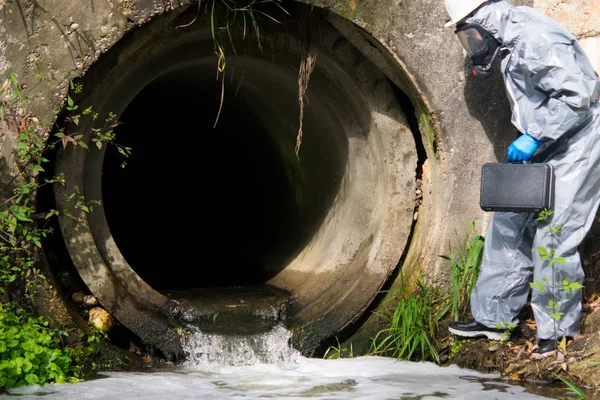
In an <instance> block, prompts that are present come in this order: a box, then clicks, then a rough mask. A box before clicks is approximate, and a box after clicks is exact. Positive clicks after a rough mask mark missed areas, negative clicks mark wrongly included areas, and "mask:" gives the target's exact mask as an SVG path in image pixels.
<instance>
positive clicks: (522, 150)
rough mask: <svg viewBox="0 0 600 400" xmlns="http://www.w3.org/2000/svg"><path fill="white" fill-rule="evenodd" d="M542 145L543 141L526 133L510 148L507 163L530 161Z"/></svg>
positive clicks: (507, 153)
mask: <svg viewBox="0 0 600 400" xmlns="http://www.w3.org/2000/svg"><path fill="white" fill-rule="evenodd" d="M541 143H542V142H541V141H539V140H537V139H536V138H534V137H533V136H530V135H529V134H528V133H527V132H525V134H523V135H521V136H519V137H518V138H517V140H515V141H514V142H512V143H511V145H510V146H508V151H507V152H506V162H508V163H512V162H518V161H529V159H530V158H531V156H533V153H535V151H536V150H537V148H538V147H539V145H540V144H541Z"/></svg>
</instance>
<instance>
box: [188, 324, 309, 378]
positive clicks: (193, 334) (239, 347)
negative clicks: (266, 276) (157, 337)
mask: <svg viewBox="0 0 600 400" xmlns="http://www.w3.org/2000/svg"><path fill="white" fill-rule="evenodd" d="M291 336H292V333H291V332H290V331H288V330H287V329H286V328H285V327H283V326H281V325H276V326H275V327H274V328H273V329H271V331H269V332H265V333H260V334H254V335H243V336H242V335H222V334H215V333H204V332H202V331H200V330H199V329H197V328H193V327H191V328H188V332H187V334H186V335H184V339H183V340H182V347H183V350H184V352H185V354H186V361H185V362H184V365H185V366H188V367H207V366H210V367H221V366H248V365H254V364H259V363H265V364H276V365H278V366H280V367H282V368H286V367H292V366H293V365H295V364H297V363H298V362H299V360H300V357H301V355H300V352H298V351H297V350H294V349H293V348H292V347H291V346H290V338H291Z"/></svg>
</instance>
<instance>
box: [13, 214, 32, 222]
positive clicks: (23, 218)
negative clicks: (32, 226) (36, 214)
mask: <svg viewBox="0 0 600 400" xmlns="http://www.w3.org/2000/svg"><path fill="white" fill-rule="evenodd" d="M13 215H14V216H15V217H16V218H17V219H18V220H19V221H23V222H33V220H32V219H31V218H29V217H28V216H27V215H25V214H24V213H23V212H13Z"/></svg>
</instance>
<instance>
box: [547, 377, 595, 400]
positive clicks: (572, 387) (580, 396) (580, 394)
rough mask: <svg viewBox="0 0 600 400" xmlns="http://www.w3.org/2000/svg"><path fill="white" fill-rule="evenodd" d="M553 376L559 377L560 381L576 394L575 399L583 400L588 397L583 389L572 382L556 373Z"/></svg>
mask: <svg viewBox="0 0 600 400" xmlns="http://www.w3.org/2000/svg"><path fill="white" fill-rule="evenodd" d="M554 376H555V377H556V378H558V379H560V380H561V381H562V383H564V384H565V385H566V386H567V389H569V390H570V391H571V392H573V394H575V395H576V396H577V400H585V399H587V398H588V397H587V395H586V394H585V393H583V391H582V390H581V389H579V388H578V387H577V386H576V385H575V384H574V383H573V382H571V381H569V380H567V379H565V378H563V377H561V376H559V375H556V374H554Z"/></svg>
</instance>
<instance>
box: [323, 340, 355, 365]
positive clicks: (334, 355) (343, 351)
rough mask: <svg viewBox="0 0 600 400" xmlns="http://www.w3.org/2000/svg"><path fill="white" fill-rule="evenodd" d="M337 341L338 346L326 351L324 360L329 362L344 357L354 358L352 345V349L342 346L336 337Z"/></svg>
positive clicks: (332, 346) (330, 347)
mask: <svg viewBox="0 0 600 400" xmlns="http://www.w3.org/2000/svg"><path fill="white" fill-rule="evenodd" d="M335 340H336V341H337V346H334V345H331V346H329V347H328V348H327V351H325V354H324V355H323V358H324V359H327V360H335V359H338V358H343V357H349V358H353V357H354V349H353V348H352V343H350V347H346V346H342V345H341V343H340V339H339V338H338V337H337V336H336V338H335Z"/></svg>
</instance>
